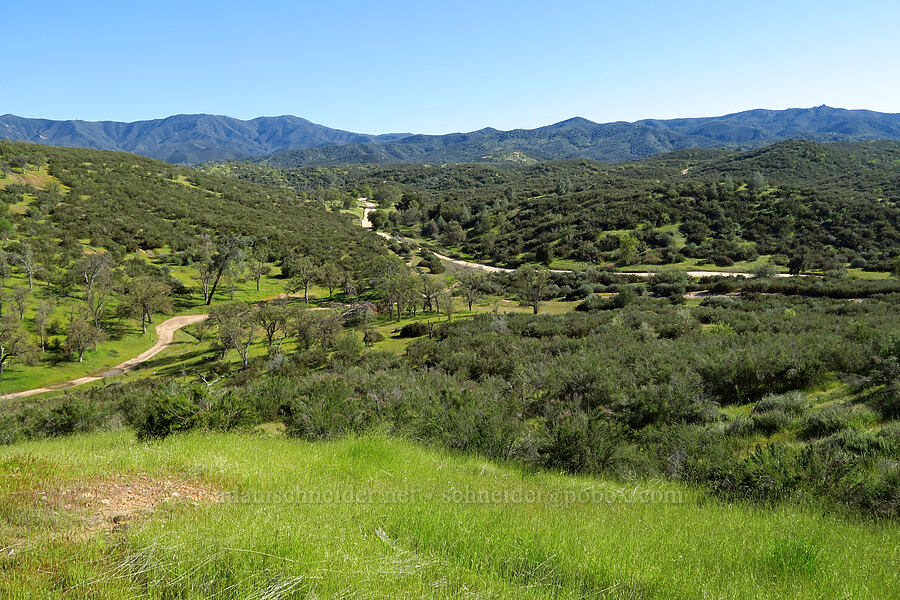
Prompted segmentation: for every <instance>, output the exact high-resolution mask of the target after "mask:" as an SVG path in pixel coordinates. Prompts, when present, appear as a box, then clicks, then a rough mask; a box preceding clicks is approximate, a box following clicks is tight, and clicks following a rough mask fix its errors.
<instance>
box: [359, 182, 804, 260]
mask: <svg viewBox="0 0 900 600" xmlns="http://www.w3.org/2000/svg"><path fill="white" fill-rule="evenodd" d="M358 200H359V201H360V202H362V205H363V216H362V221H361V222H360V225H362V226H363V228H364V229H372V222H371V221H370V220H369V214H371V213H372V212H373V211H374V210H376V209H377V208H378V207H377V206H376V205H375V203H373V202H370V201H369V200H368V199H367V198H358ZM375 233H377V234H378V235H380V236H381V237H383V238H385V239H391V235H390V234H389V233H385V232H383V231H376V232H375ZM431 252H432V254H434V255H435V256H437V257H438V258H439V259H441V260H442V261H444V262H448V263H451V264H454V265H456V266H458V267H463V268H465V269H480V270H482V271H487V272H489V273H512V272H513V271H515V269H505V268H503V267H494V266H491V265H483V264H480V263H475V262H469V261H467V260H460V259H458V258H450V257H449V256H445V255H443V254H441V253H440V252H434V251H433V250H432V251H431ZM550 271H551V272H552V273H572V271H571V270H567V269H550ZM616 272H617V273H621V274H623V275H635V276H636V277H652V276H653V275H654V274H655V273H653V272H650V271H633V272H628V271H616ZM686 273H687V274H688V276H690V277H713V276H716V275H719V276H722V277H755V275H753V273H741V272H734V271H686ZM776 277H790V275H788V274H787V273H779V274H777V275H776Z"/></svg>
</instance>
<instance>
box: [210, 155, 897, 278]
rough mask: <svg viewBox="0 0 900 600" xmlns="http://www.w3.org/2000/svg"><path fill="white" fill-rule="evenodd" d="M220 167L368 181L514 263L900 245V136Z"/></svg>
mask: <svg viewBox="0 0 900 600" xmlns="http://www.w3.org/2000/svg"><path fill="white" fill-rule="evenodd" d="M210 170H211V171H212V172H225V173H230V174H232V175H233V176H237V177H239V178H244V179H250V180H257V179H258V180H262V181H267V182H270V183H273V184H276V185H278V184H280V185H287V186H291V187H293V188H294V189H298V190H306V191H310V192H315V190H324V189H327V188H336V189H353V190H362V191H361V192H360V193H363V194H364V195H370V196H372V198H374V199H375V200H376V201H377V202H378V203H379V205H380V206H382V208H383V210H382V211H379V212H377V213H375V214H374V215H373V222H375V223H376V224H377V226H378V227H380V228H384V229H388V230H391V231H395V232H398V233H402V234H403V235H404V236H411V237H421V238H423V239H425V240H427V241H430V242H432V243H435V244H438V245H439V246H441V247H443V248H444V249H445V250H446V251H447V252H450V253H454V252H456V253H458V254H459V255H462V256H470V257H475V258H477V259H479V260H482V261H487V262H491V263H494V264H499V265H504V266H512V267H515V266H516V265H519V264H523V263H528V262H540V263H544V264H547V265H550V266H554V267H559V268H569V267H572V266H582V267H583V266H589V265H607V266H611V265H614V264H617V265H619V266H622V267H634V266H641V267H659V266H665V265H673V266H678V265H680V266H683V267H702V266H704V265H708V267H710V268H715V267H732V266H734V265H736V264H737V265H738V266H742V267H743V268H745V269H747V270H752V269H754V268H756V267H758V266H760V265H761V264H765V263H772V265H773V267H774V268H780V269H785V270H787V269H789V268H794V269H796V270H807V269H816V270H826V271H834V270H840V269H842V268H845V267H848V266H849V267H852V268H868V269H870V270H874V271H891V270H892V269H893V268H894V267H895V264H894V262H895V261H896V259H897V257H898V256H900V225H898V215H900V208H898V206H897V203H896V200H897V198H898V196H900V146H898V143H897V142H866V143H835V144H819V143H815V142H803V141H785V142H779V143H777V144H774V145H771V146H766V147H765V148H760V149H757V150H751V151H746V152H732V151H724V150H703V149H701V150H682V151H677V152H673V153H670V154H664V155H660V156H657V157H652V158H648V159H643V160H640V161H634V162H626V163H615V164H606V163H598V162H592V161H585V160H571V161H556V162H547V163H539V164H534V165H526V166H522V167H497V166H492V165H486V164H481V165H479V164H463V165H440V166H438V165H389V166H383V167H378V166H372V165H369V166H342V167H309V168H303V169H288V170H277V169H271V168H268V167H264V166H260V167H257V166H254V165H252V164H247V163H228V164H225V165H220V166H215V167H210ZM792 261H793V267H790V266H789V265H790V263H791V262H792Z"/></svg>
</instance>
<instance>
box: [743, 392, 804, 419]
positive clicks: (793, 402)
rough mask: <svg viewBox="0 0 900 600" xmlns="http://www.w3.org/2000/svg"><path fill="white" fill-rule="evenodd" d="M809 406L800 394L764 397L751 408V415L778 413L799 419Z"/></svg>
mask: <svg viewBox="0 0 900 600" xmlns="http://www.w3.org/2000/svg"><path fill="white" fill-rule="evenodd" d="M811 406H812V404H811V403H810V402H809V400H807V399H806V397H805V396H804V395H803V394H802V393H800V392H788V393H786V394H779V395H773V396H766V397H764V398H763V399H761V400H760V401H758V402H757V403H756V404H755V405H754V406H753V413H754V414H758V413H764V412H767V411H780V412H782V413H784V414H786V415H790V416H792V417H801V416H803V414H804V413H806V411H808V410H809V409H810V407H811Z"/></svg>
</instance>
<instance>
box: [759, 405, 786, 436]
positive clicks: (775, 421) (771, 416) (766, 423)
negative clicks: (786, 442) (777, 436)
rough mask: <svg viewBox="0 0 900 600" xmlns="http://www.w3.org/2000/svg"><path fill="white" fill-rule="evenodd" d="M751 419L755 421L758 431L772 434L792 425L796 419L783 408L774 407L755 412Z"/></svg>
mask: <svg viewBox="0 0 900 600" xmlns="http://www.w3.org/2000/svg"><path fill="white" fill-rule="evenodd" d="M751 420H752V421H753V429H754V431H758V432H760V433H763V434H765V435H771V434H773V433H775V432H777V431H781V430H783V429H787V428H788V427H790V425H791V423H792V422H793V420H794V419H793V418H792V417H791V415H789V414H787V413H785V412H784V411H783V410H780V409H774V410H767V411H766V412H763V413H758V414H755V415H753V416H752V417H751Z"/></svg>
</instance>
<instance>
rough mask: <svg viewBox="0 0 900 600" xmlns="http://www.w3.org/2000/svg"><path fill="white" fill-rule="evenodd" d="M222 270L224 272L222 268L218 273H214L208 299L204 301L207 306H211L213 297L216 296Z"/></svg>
mask: <svg viewBox="0 0 900 600" xmlns="http://www.w3.org/2000/svg"><path fill="white" fill-rule="evenodd" d="M224 270H225V267H224V266H223V267H222V268H221V269H219V271H218V272H217V273H216V280H215V281H213V286H212V289H211V290H209V297H208V298H207V299H206V305H207V306H209V305H210V304H212V299H213V296H215V295H216V288H217V287H218V286H219V279H221V277H222V272H223V271H224Z"/></svg>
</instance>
